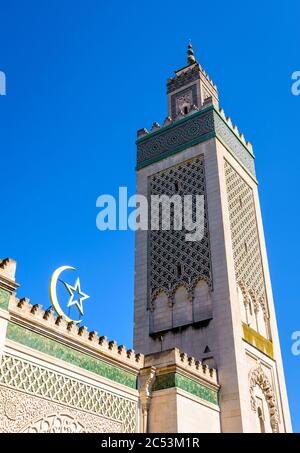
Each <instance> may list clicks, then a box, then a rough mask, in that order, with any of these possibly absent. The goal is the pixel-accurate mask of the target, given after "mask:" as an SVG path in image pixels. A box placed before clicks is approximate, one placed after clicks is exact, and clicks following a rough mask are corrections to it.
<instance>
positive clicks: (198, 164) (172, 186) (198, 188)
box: [148, 156, 211, 300]
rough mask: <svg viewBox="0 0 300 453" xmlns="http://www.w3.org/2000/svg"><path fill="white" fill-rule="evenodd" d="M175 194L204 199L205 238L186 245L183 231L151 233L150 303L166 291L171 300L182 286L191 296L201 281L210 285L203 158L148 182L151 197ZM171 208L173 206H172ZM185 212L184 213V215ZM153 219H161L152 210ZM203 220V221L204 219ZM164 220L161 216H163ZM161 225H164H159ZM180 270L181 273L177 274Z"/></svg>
mask: <svg viewBox="0 0 300 453" xmlns="http://www.w3.org/2000/svg"><path fill="white" fill-rule="evenodd" d="M174 194H179V195H181V196H184V195H192V196H193V198H194V196H195V195H203V196H204V207H203V211H202V212H201V216H203V217H204V235H203V238H202V240H201V241H186V238H185V235H186V233H187V232H188V231H187V230H186V229H185V228H184V222H182V225H183V228H182V230H180V231H177V230H174V229H173V227H172V225H173V224H172V222H171V229H169V230H165V231H164V230H162V229H161V227H160V229H159V230H158V231H155V230H153V231H152V230H151V231H150V232H149V236H148V249H149V263H148V270H149V271H148V272H149V275H148V277H149V278H148V281H149V293H150V294H149V296H150V300H152V299H153V298H154V297H155V294H156V293H157V292H158V291H160V290H164V291H165V293H166V294H167V295H168V296H169V297H170V298H172V295H173V292H174V290H175V289H176V287H177V286H178V285H179V284H185V286H186V287H187V289H188V291H189V292H193V287H194V286H195V284H196V283H197V281H198V280H199V279H200V278H203V279H205V280H206V281H207V282H208V284H209V285H211V258H210V242H209V228H208V218H207V206H206V193H205V172H204V159H203V157H202V156H200V157H197V158H196V159H193V160H190V161H187V162H184V163H182V164H179V165H177V166H174V167H171V168H169V169H167V170H164V171H162V172H160V173H157V174H155V175H153V176H151V177H150V178H149V196H150V195H167V196H169V197H171V196H172V195H174ZM195 206H196V203H195V202H194V200H193V203H192V212H193V217H194V218H193V221H195V220H196V218H195ZM171 208H172V205H171ZM183 212H184V210H183V209H182V213H183ZM151 215H156V216H158V215H159V214H158V213H157V212H153V211H152V210H151ZM170 217H171V219H172V218H174V209H173V210H172V209H171V216H170ZM203 217H202V218H203ZM160 219H161V216H160ZM160 225H161V223H160ZM178 266H180V272H179V273H178Z"/></svg>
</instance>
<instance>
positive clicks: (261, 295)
mask: <svg viewBox="0 0 300 453" xmlns="http://www.w3.org/2000/svg"><path fill="white" fill-rule="evenodd" d="M225 177H226V185H227V196H228V206H229V218H230V228H231V237H232V245H233V256H234V266H235V274H236V281H237V282H238V283H239V282H243V284H244V285H245V287H246V289H247V290H248V291H249V290H251V291H252V292H253V293H254V295H255V298H256V300H257V301H259V300H263V301H266V291H265V281H264V275H263V268H262V259H261V251H260V245H259V239H258V230H257V221H256V214H255V207H254V199H253V192H252V189H251V188H250V187H249V186H248V184H247V183H246V182H245V181H244V180H243V179H242V178H241V176H239V174H238V173H237V172H236V171H235V170H234V169H233V168H232V167H231V165H229V163H228V162H227V161H226V160H225Z"/></svg>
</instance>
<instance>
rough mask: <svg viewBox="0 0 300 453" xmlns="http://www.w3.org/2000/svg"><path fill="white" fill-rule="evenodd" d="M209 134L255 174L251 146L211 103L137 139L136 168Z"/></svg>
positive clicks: (207, 136)
mask: <svg viewBox="0 0 300 453" xmlns="http://www.w3.org/2000/svg"><path fill="white" fill-rule="evenodd" d="M212 137H216V138H218V139H219V140H220V141H221V142H222V143H223V145H224V146H225V147H226V148H227V149H228V151H229V152H230V153H231V154H232V155H233V156H234V157H235V158H236V159H237V160H238V161H239V162H240V163H241V164H242V165H243V167H244V168H245V169H246V171H248V172H249V173H250V174H251V175H252V176H253V177H254V178H255V168H254V156H253V153H252V147H251V144H250V143H249V142H247V141H246V140H245V138H244V136H243V134H240V133H239V132H238V131H237V129H235V130H234V127H233V126H232V123H231V122H230V119H229V118H226V117H225V115H224V112H223V110H222V109H220V110H217V109H216V108H215V107H214V106H213V105H212V104H210V105H209V106H208V107H207V106H206V104H205V106H204V107H203V108H202V109H201V110H199V111H196V112H195V113H193V114H191V115H187V116H186V117H183V119H181V120H179V121H174V122H172V123H171V124H170V125H168V126H165V127H162V128H160V129H159V130H158V131H155V132H153V133H149V134H145V135H144V136H142V137H141V138H139V139H138V140H137V169H140V168H143V167H146V166H148V165H150V164H151V163H153V162H156V161H159V160H161V159H164V158H166V157H168V156H169V155H172V154H175V153H178V152H180V151H182V150H183V149H186V148H189V147H191V146H194V145H196V144H198V143H201V142H203V141H205V140H208V139H210V138H212Z"/></svg>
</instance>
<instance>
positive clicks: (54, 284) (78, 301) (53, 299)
mask: <svg viewBox="0 0 300 453" xmlns="http://www.w3.org/2000/svg"><path fill="white" fill-rule="evenodd" d="M66 270H71V271H75V270H76V269H75V267H72V266H61V267H59V268H58V269H56V270H55V271H54V272H53V274H52V276H51V279H50V286H49V293H50V300H51V304H52V307H53V308H54V310H55V311H56V313H57V314H58V316H61V317H63V318H64V319H65V320H66V321H67V322H73V323H74V324H78V323H80V322H81V319H79V320H77V321H75V319H72V318H70V317H69V316H67V315H66V314H65V312H64V311H63V309H62V308H61V306H60V303H59V301H58V298H57V291H56V287H57V282H58V280H59V277H60V275H61V274H62V272H64V271H66ZM62 283H63V284H64V285H65V287H66V289H67V290H68V292H69V294H70V296H71V297H70V299H69V302H68V305H67V307H71V306H72V305H76V307H77V308H78V310H79V312H80V313H81V315H83V306H82V302H83V301H84V300H85V299H87V298H88V297H89V296H88V295H87V294H85V293H83V292H82V291H81V288H80V280H79V278H77V280H76V283H75V285H74V286H71V285H69V284H68V283H66V282H62ZM75 292H77V293H78V294H80V296H81V297H79V298H78V299H74V293H75Z"/></svg>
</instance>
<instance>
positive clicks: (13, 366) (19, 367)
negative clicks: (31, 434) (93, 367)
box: [0, 355, 137, 432]
mask: <svg viewBox="0 0 300 453" xmlns="http://www.w3.org/2000/svg"><path fill="white" fill-rule="evenodd" d="M0 383H1V384H4V385H6V386H9V387H13V388H16V389H18V390H23V391H25V392H27V393H31V394H34V395H36V396H40V397H43V398H46V399H49V400H51V401H56V402H59V403H63V404H66V405H67V406H73V407H74V408H77V409H83V410H85V411H89V412H92V413H96V414H98V415H102V416H104V417H108V418H109V419H112V420H117V421H119V422H122V427H123V431H124V432H135V431H136V418H137V404H136V403H135V402H134V401H131V400H129V399H126V398H123V397H121V396H118V395H116V394H113V393H111V392H108V391H106V390H103V389H100V388H98V387H95V386H93V385H90V384H86V383H83V382H81V381H79V380H77V379H73V378H70V377H68V376H65V375H63V374H61V373H57V372H55V371H52V370H49V369H47V368H44V367H41V366H38V365H35V364H33V363H31V362H27V361H25V360H21V359H19V358H16V357H13V356H10V355H4V356H3V357H2V361H1V365H0Z"/></svg>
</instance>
